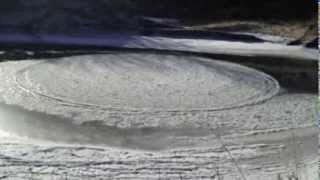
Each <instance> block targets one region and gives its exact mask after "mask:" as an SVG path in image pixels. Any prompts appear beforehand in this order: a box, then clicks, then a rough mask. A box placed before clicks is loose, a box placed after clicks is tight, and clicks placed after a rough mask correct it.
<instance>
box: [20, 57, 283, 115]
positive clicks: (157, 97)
mask: <svg viewBox="0 0 320 180" xmlns="http://www.w3.org/2000/svg"><path fill="white" fill-rule="evenodd" d="M16 82H17V83H18V85H19V86H20V87H21V88H23V89H25V90H27V91H29V92H31V93H34V94H37V95H40V96H43V97H46V98H50V99H52V100H54V101H57V102H59V103H60V102H61V103H67V104H70V105H77V106H83V107H90V108H104V109H110V110H117V111H194V110H208V111H215V110H224V109H231V108H237V107H242V106H246V105H252V104H255V103H258V102H261V101H264V100H266V99H269V98H271V97H273V96H274V95H275V94H276V93H277V92H278V90H279V85H278V83H277V81H276V80H274V79H273V78H272V77H270V76H268V75H266V74H264V73H262V72H259V71H256V70H254V69H251V68H248V67H244V66H241V65H237V64H233V63H228V62H222V61H215V60H210V59H206V58H200V57H194V56H188V57H186V56H175V55H159V54H134V53H122V54H106V55H85V56H76V57H68V58H61V59H55V60H46V61H41V62H39V63H38V64H35V65H32V66H29V67H27V68H25V69H22V70H21V71H19V72H18V73H17V74H16Z"/></svg>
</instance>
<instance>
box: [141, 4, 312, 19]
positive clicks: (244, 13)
mask: <svg viewBox="0 0 320 180" xmlns="http://www.w3.org/2000/svg"><path fill="white" fill-rule="evenodd" d="M136 2H137V4H138V7H139V11H140V12H142V13H145V14H150V15H155V16H169V17H185V18H214V19H225V18H233V19H234V18H256V19H257V18H264V19H265V18H268V19H269V18H270V19H272V18H281V19H297V18H301V19H303V18H309V17H310V16H314V15H315V14H316V12H317V3H316V2H314V1H306V0H198V1H194V0H177V1H172V0H136Z"/></svg>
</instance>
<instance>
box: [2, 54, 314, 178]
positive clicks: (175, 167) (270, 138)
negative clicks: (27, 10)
mask: <svg viewBox="0 0 320 180" xmlns="http://www.w3.org/2000/svg"><path fill="white" fill-rule="evenodd" d="M0 81H1V85H0V93H1V96H0V100H1V102H2V103H4V104H7V105H1V106H0V128H1V130H2V131H3V133H1V134H0V179H1V178H3V179H6V178H8V179H10V178H13V179H25V178H40V179H51V178H53V179H61V178H67V179H81V178H83V179H221V178H222V177H223V178H224V179H227V180H228V179H230V180H233V179H242V180H246V179H258V178H259V179H266V180H273V179H277V178H278V177H279V176H281V177H283V178H286V177H288V176H290V175H296V176H299V177H300V178H301V179H305V180H309V179H310V180H312V179H314V178H315V177H316V176H317V145H316V144H317V139H318V138H317V128H316V127H315V126H314V125H315V120H314V119H315V109H316V107H315V99H316V95H315V94H310V93H294V92H291V91H289V90H287V89H283V88H281V87H280V86H279V84H278V82H277V80H275V79H274V78H273V77H271V76H269V75H267V74H265V73H262V72H260V71H257V70H254V69H251V68H248V67H244V66H240V65H237V64H233V63H227V62H222V61H218V60H212V59H206V58H200V57H195V56H188V57H186V56H176V55H164V54H162V55H159V54H151V53H144V54H136V53H121V54H120V53H110V54H105V55H85V56H75V57H67V58H61V59H51V60H47V59H44V60H25V61H18V62H2V63H0Z"/></svg>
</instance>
